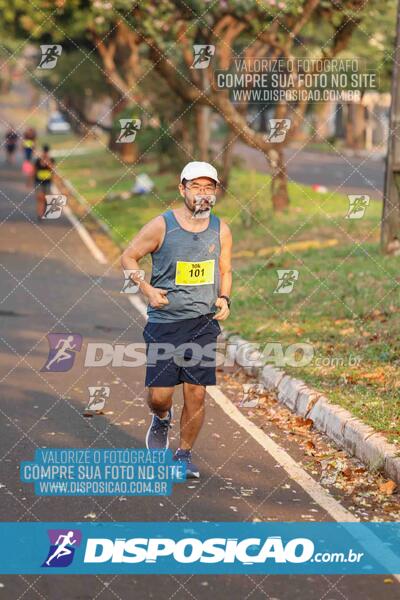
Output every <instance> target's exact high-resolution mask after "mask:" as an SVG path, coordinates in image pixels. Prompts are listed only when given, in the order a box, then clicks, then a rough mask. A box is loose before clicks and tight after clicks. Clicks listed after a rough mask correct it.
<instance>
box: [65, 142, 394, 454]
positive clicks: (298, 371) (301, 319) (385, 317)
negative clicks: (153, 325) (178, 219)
mask: <svg viewBox="0 0 400 600" xmlns="http://www.w3.org/2000/svg"><path fill="white" fill-rule="evenodd" d="M58 168H59V170H60V171H61V172H62V173H63V174H64V175H65V176H66V177H68V178H69V179H70V180H71V181H72V183H73V185H74V186H75V187H76V188H77V189H78V190H79V192H80V193H81V194H82V195H83V196H84V197H85V199H86V200H87V201H88V202H89V203H90V204H92V205H94V206H95V208H94V210H95V212H96V214H98V215H99V216H100V217H101V218H103V219H104V221H105V222H106V223H107V224H108V225H109V226H110V228H111V229H112V235H113V237H114V239H115V240H116V241H118V242H119V243H122V244H127V243H128V241H129V239H130V238H131V237H132V236H133V235H134V234H135V233H136V232H137V231H138V230H139V229H140V227H141V226H142V225H143V224H144V223H146V222H147V221H148V220H149V219H151V218H152V217H154V216H155V215H157V214H159V213H160V212H163V211H164V210H166V209H167V208H169V207H170V206H171V204H173V203H174V202H175V201H177V202H179V196H178V193H177V174H176V173H175V172H167V173H162V174H160V173H159V172H158V166H157V163H156V160H155V159H154V157H153V162H147V163H145V164H140V165H135V166H133V167H129V166H127V165H124V164H121V163H120V162H119V161H118V160H116V159H115V158H114V157H112V156H111V155H110V154H109V153H107V152H106V151H105V150H104V149H102V147H100V148H99V149H98V150H97V151H96V152H94V153H92V154H89V155H85V156H79V157H78V156H76V157H71V158H68V159H67V158H66V159H60V161H59V162H58ZM142 172H146V173H148V174H149V175H150V176H151V177H152V178H153V180H154V181H155V184H156V188H155V192H154V193H153V194H151V195H149V196H145V197H144V196H138V197H136V198H134V199H132V200H126V201H121V200H114V201H111V202H110V201H105V200H104V198H105V196H106V195H107V194H108V193H109V192H110V191H111V192H121V191H125V190H129V189H130V187H131V186H132V184H133V182H134V179H135V176H136V175H137V174H138V173H142ZM269 183H270V180H269V177H268V176H267V175H264V174H260V173H256V172H254V171H253V172H252V171H250V172H249V171H245V170H243V169H240V168H235V169H234V171H233V173H232V177H231V181H230V187H229V192H228V193H227V194H226V195H225V197H224V198H222V199H220V200H219V201H218V202H217V206H216V211H215V212H216V214H218V215H219V216H220V217H222V218H225V219H226V220H227V221H228V222H229V224H230V226H231V229H232V233H233V237H234V251H235V252H241V251H244V250H253V251H258V250H260V249H261V248H263V247H265V246H275V245H280V244H283V243H291V242H297V241H301V240H327V239H336V240H338V245H337V246H335V247H333V248H325V249H320V250H315V249H309V250H306V251H302V252H298V251H296V252H292V253H291V252H287V253H285V254H283V255H279V256H278V255H277V256H273V257H270V258H265V259H260V258H251V259H248V258H247V259H245V258H238V259H237V260H235V261H234V287H233V293H232V297H233V304H232V314H231V318H230V319H229V320H228V321H227V322H226V325H225V326H226V328H227V329H228V330H231V331H237V332H240V334H241V335H242V336H243V337H245V338H247V339H249V340H252V341H256V342H259V343H260V344H261V345H262V346H263V345H264V344H266V343H267V342H279V343H281V344H282V345H283V347H284V348H285V349H286V348H287V346H288V345H289V344H292V343H296V342H307V343H309V344H311V345H312V348H313V351H314V358H313V360H312V361H311V363H310V364H308V365H307V366H304V367H293V366H292V367H291V366H285V369H286V370H287V371H288V372H291V373H292V374H293V375H295V376H296V377H299V378H301V379H304V380H305V381H307V382H308V383H310V384H311V385H312V386H314V387H315V388H317V389H319V390H320V391H322V392H324V393H326V395H328V397H329V398H331V399H332V400H333V401H335V402H337V403H338V404H340V405H341V406H343V407H345V408H347V409H348V410H350V411H351V412H352V413H353V414H354V415H356V416H358V417H360V418H362V420H363V421H364V422H365V423H367V424H369V425H371V426H373V427H374V428H375V429H376V430H378V431H382V432H384V433H385V434H386V435H387V436H388V438H389V439H390V440H391V441H394V442H399V443H400V422H399V414H400V377H399V375H400V373H399V371H400V370H399V363H400V359H399V350H400V341H399V340H400V307H399V302H398V294H399V290H398V283H399V282H398V277H399V276H398V273H399V266H400V258H387V257H383V256H382V255H381V254H380V253H379V247H378V239H379V221H380V214H381V205H380V203H379V202H374V201H371V204H370V206H368V208H367V210H366V213H365V215H364V217H363V218H362V219H346V218H345V216H346V213H347V206H348V200H347V197H345V196H343V195H340V194H331V193H327V194H318V193H316V192H314V191H312V190H311V188H309V187H308V186H305V185H300V184H296V183H291V184H289V194H290V199H291V204H290V208H289V210H288V211H286V212H285V213H282V214H274V213H273V211H272V207H271V199H270V189H269ZM280 268H282V269H297V270H298V271H299V279H298V281H297V282H296V284H295V287H294V289H293V291H292V293H290V294H276V293H274V289H275V287H276V284H277V273H276V270H277V269H280ZM355 357H358V358H357V360H358V364H354V363H353V364H352V363H351V360H353V361H354V360H355ZM349 361H350V362H349Z"/></svg>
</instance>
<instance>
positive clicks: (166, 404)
mask: <svg viewBox="0 0 400 600" xmlns="http://www.w3.org/2000/svg"><path fill="white" fill-rule="evenodd" d="M173 393H174V388H173V387H149V395H148V397H147V404H148V405H149V408H150V410H151V411H152V412H153V413H154V414H156V415H157V417H159V418H160V419H163V418H164V417H166V416H167V415H168V411H169V410H170V409H171V406H172V395H173Z"/></svg>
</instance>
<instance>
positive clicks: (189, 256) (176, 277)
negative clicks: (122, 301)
mask: <svg viewBox="0 0 400 600" xmlns="http://www.w3.org/2000/svg"><path fill="white" fill-rule="evenodd" d="M162 216H163V217H164V220H165V228H166V229H165V236H164V240H163V242H162V244H161V246H160V248H159V249H158V250H157V251H156V252H153V253H152V255H151V258H152V262H153V267H152V274H151V280H150V283H151V285H152V286H154V287H158V288H162V289H164V290H167V291H168V294H167V299H168V302H169V304H166V305H165V306H163V307H162V308H152V307H151V306H150V305H149V306H148V307H147V314H148V317H149V321H150V322H153V323H164V322H168V321H169V322H174V321H181V320H182V319H193V318H194V317H199V316H201V315H205V314H209V313H215V312H216V310H217V309H216V306H215V300H216V299H217V297H218V294H219V282H220V275H219V257H220V253H221V244H220V237H219V233H220V220H219V219H218V217H216V216H215V215H213V214H212V213H211V216H210V219H209V225H208V227H207V229H206V230H204V231H200V232H197V233H196V232H193V231H188V230H187V229H183V227H181V226H180V225H179V223H178V221H177V219H176V217H175V215H174V213H173V211H172V210H168V211H167V212H165V213H164V214H163V215H162Z"/></svg>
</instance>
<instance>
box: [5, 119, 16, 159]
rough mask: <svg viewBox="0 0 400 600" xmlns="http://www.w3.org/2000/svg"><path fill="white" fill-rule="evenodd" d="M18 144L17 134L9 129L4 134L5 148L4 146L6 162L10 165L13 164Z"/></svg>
mask: <svg viewBox="0 0 400 600" xmlns="http://www.w3.org/2000/svg"><path fill="white" fill-rule="evenodd" d="M17 143H18V134H17V132H16V131H15V130H14V129H13V128H11V129H9V130H8V131H7V132H6V135H5V146H6V161H7V162H8V164H10V165H12V164H14V162H15V150H16V147H17Z"/></svg>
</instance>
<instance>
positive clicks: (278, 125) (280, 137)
mask: <svg viewBox="0 0 400 600" xmlns="http://www.w3.org/2000/svg"><path fill="white" fill-rule="evenodd" d="M291 123H292V122H291V119H268V125H269V133H268V135H266V136H265V137H266V141H267V142H271V143H272V144H280V143H281V142H283V141H284V140H285V138H286V134H287V133H288V131H289V129H290V125H291Z"/></svg>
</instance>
